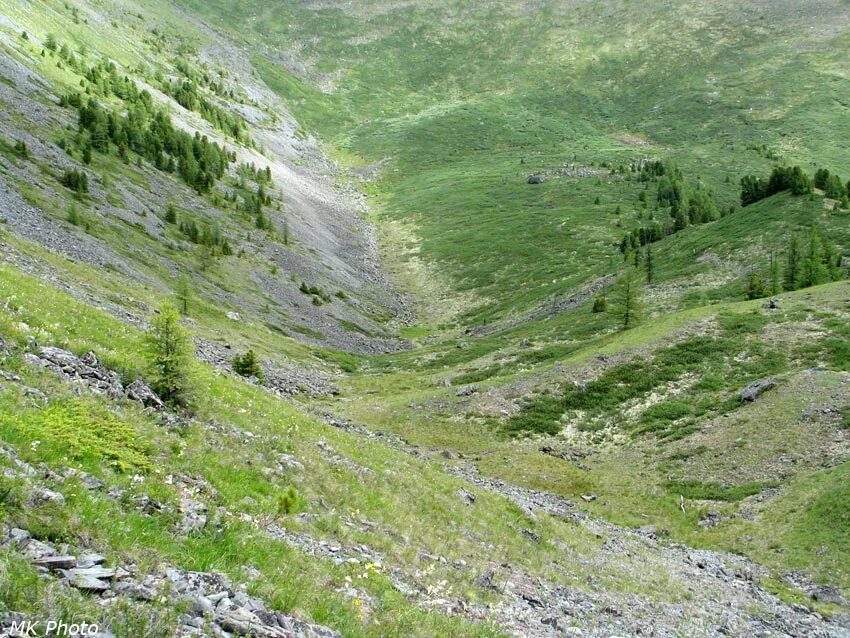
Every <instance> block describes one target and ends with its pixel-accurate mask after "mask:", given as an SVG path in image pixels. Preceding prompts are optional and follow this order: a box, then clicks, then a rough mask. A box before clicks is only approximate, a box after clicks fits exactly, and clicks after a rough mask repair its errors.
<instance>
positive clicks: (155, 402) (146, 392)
mask: <svg viewBox="0 0 850 638" xmlns="http://www.w3.org/2000/svg"><path fill="white" fill-rule="evenodd" d="M124 395H125V396H126V397H127V398H128V399H130V400H131V401H138V402H139V403H141V404H142V405H144V406H145V407H147V408H153V409H154V410H164V409H165V404H164V403H163V402H162V399H160V398H159V397H158V396H157V394H156V392H154V391H153V390H151V389H150V386H148V384H147V383H145V382H144V381H142V380H141V379H136V380H135V381H133V383H131V384H130V385H128V386H127V387H126V388H125V389H124Z"/></svg>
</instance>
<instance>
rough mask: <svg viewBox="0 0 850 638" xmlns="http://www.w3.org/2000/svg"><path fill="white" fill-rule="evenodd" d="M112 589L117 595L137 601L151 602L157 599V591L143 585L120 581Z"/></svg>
mask: <svg viewBox="0 0 850 638" xmlns="http://www.w3.org/2000/svg"><path fill="white" fill-rule="evenodd" d="M112 589H113V591H115V593H116V594H120V595H121V596H127V597H128V598H134V599H135V600H147V601H150V600H155V599H156V591H155V590H154V589H153V588H151V587H148V586H147V585H143V584H141V583H134V582H130V581H118V582H117V583H115V585H114V586H113V588H112Z"/></svg>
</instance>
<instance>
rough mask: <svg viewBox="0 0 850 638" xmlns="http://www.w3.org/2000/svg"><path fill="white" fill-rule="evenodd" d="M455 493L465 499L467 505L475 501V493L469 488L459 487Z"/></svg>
mask: <svg viewBox="0 0 850 638" xmlns="http://www.w3.org/2000/svg"><path fill="white" fill-rule="evenodd" d="M455 494H456V495H457V496H459V497H460V498H462V499H463V500H465V501H466V502H467V503H468V504H469V505H472V504H473V503H474V502H475V494H473V493H472V492H470V491H469V490H465V489H464V488H460V489H459V490H458V491H457V492H455Z"/></svg>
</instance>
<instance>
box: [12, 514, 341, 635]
mask: <svg viewBox="0 0 850 638" xmlns="http://www.w3.org/2000/svg"><path fill="white" fill-rule="evenodd" d="M0 547H4V548H9V549H14V550H16V551H20V552H22V553H24V555H25V556H27V557H29V558H30V560H31V561H32V563H33V565H35V566H37V567H39V568H42V569H45V570H46V571H47V573H50V574H51V575H53V576H54V577H55V578H57V579H59V581H60V582H61V583H62V584H64V585H65V586H68V587H72V588H74V589H77V590H79V591H81V592H84V593H86V594H88V595H91V596H98V597H100V598H102V599H103V600H108V599H110V598H112V597H114V596H124V597H126V598H129V599H132V600H136V601H142V602H149V601H153V600H157V599H161V597H163V596H168V597H170V599H171V600H172V601H173V602H174V603H175V604H177V603H182V602H187V603H188V604H189V605H188V609H189V613H186V614H183V615H181V616H180V618H179V622H180V626H179V627H178V628H175V629H176V630H177V632H176V635H188V636H207V635H209V634H207V633H206V630H207V629H208V628H209V629H210V630H211V631H212V635H215V636H222V637H227V636H231V635H239V636H252V637H254V638H341V634H340V633H338V632H336V631H334V630H332V629H330V628H328V627H324V626H321V625H316V624H312V623H308V622H305V621H303V620H299V619H297V618H294V617H292V616H288V615H286V614H283V613H280V612H277V611H273V610H269V609H268V608H267V606H266V604H265V603H264V602H263V601H262V600H260V599H259V598H255V597H253V596H250V595H248V594H247V593H246V590H247V587H246V586H245V585H238V586H235V585H234V584H233V582H232V581H231V580H230V578H228V577H227V576H224V575H223V574H217V573H214V572H191V571H184V570H180V569H176V568H172V567H167V568H164V569H162V570H161V571H160V572H158V573H155V574H151V575H147V576H141V575H137V574H135V571H136V570H135V567H134V566H132V565H128V566H118V567H103V566H102V564H101V563H103V562H105V561H106V558H105V557H104V556H101V555H99V554H91V553H80V554H78V555H73V554H70V553H69V554H60V553H59V552H58V551H57V550H56V548H55V547H54V546H53V545H51V544H50V543H46V542H42V541H39V540H36V539H34V538H33V537H32V535H31V534H30V533H29V532H28V531H26V530H23V529H19V528H11V529H6V528H4V529H0ZM32 547H35V548H36V551H34V552H33V551H30V552H27V549H28V548H32ZM33 555H35V556H41V555H43V556H41V557H39V558H33ZM86 564H88V565H89V566H88V567H80V565H86ZM163 600H164V599H163ZM9 616H13V618H12V620H19V618H18V616H19V614H15V612H11V613H10V614H7V616H6V617H5V618H4V621H8V620H9ZM20 619H23V616H21V618H20ZM2 626H3V625H2V624H0V635H5V634H4V633H3V631H2ZM102 635H103V636H106V635H111V634H102Z"/></svg>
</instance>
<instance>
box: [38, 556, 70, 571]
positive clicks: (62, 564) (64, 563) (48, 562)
mask: <svg viewBox="0 0 850 638" xmlns="http://www.w3.org/2000/svg"><path fill="white" fill-rule="evenodd" d="M33 563H34V564H36V565H40V566H42V567H47V568H48V569H71V568H72V567H76V566H77V557H76V556H44V557H42V558H36V559H35V560H34V561H33Z"/></svg>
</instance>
